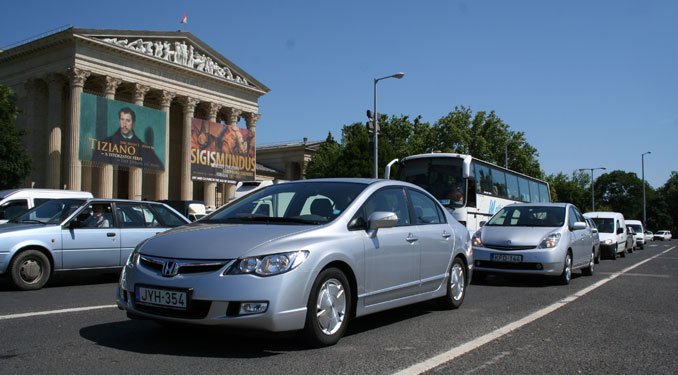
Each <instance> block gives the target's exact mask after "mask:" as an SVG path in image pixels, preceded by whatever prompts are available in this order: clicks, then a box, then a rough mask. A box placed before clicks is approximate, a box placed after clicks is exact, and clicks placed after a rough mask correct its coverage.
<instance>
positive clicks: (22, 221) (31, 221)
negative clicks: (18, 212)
mask: <svg viewBox="0 0 678 375" xmlns="http://www.w3.org/2000/svg"><path fill="white" fill-rule="evenodd" d="M9 222H10V223H31V224H42V225H47V223H45V222H42V221H40V220H34V219H27V220H21V221H19V220H10V221H9Z"/></svg>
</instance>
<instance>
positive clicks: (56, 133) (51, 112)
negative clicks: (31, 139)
mask: <svg viewBox="0 0 678 375" xmlns="http://www.w3.org/2000/svg"><path fill="white" fill-rule="evenodd" d="M65 83H66V80H65V79H64V76H62V75H61V74H56V73H53V74H50V75H48V76H47V91H48V99H47V121H48V123H47V131H48V135H49V143H48V146H47V188H49V189H59V188H61V186H59V185H60V184H61V126H62V121H63V118H64V114H63V112H64V111H63V105H62V104H63V100H64V95H63V93H64V84H65Z"/></svg>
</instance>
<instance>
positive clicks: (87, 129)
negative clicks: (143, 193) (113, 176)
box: [80, 93, 167, 172]
mask: <svg viewBox="0 0 678 375" xmlns="http://www.w3.org/2000/svg"><path fill="white" fill-rule="evenodd" d="M165 119H166V114H165V112H162V111H159V110H157V109H153V108H148V107H142V106H138V105H134V104H131V103H127V102H121V101H118V100H111V99H106V98H104V97H101V96H96V95H91V94H86V93H83V94H82V95H81V97H80V160H82V161H85V162H87V161H89V162H91V163H92V164H94V165H104V164H112V165H115V166H118V167H123V168H124V167H127V168H129V167H137V168H141V169H143V170H144V171H146V172H159V171H164V170H165V164H166V163H165V139H166V137H167V134H166V132H165Z"/></svg>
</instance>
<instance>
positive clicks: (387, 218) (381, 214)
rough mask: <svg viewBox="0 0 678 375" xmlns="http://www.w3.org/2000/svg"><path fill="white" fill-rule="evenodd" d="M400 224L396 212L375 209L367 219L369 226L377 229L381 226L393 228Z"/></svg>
mask: <svg viewBox="0 0 678 375" xmlns="http://www.w3.org/2000/svg"><path fill="white" fill-rule="evenodd" d="M396 224H398V215H396V214H395V212H387V211H375V212H372V214H371V215H370V217H369V218H368V219H367V227H368V228H369V229H373V230H375V231H376V230H377V229H379V228H392V227H395V226H396Z"/></svg>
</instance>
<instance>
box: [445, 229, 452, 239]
mask: <svg viewBox="0 0 678 375" xmlns="http://www.w3.org/2000/svg"><path fill="white" fill-rule="evenodd" d="M450 236H452V235H451V234H450V233H447V231H446V230H444V231H443V238H445V239H448V238H450Z"/></svg>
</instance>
